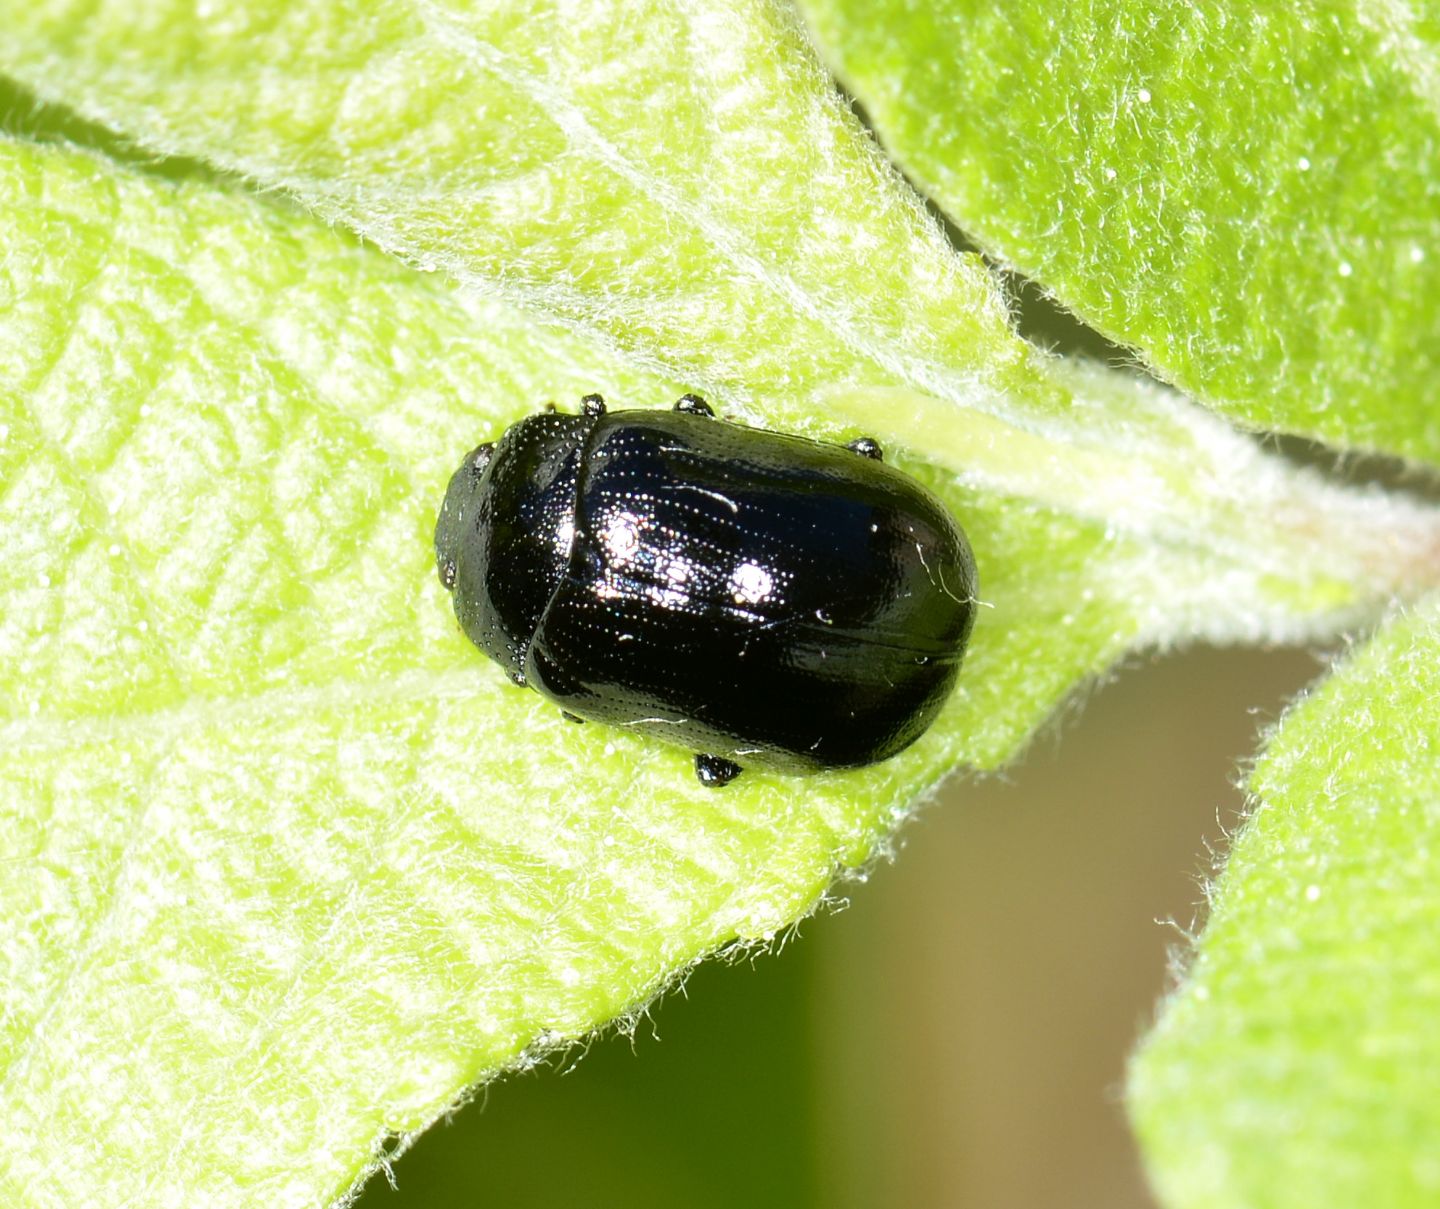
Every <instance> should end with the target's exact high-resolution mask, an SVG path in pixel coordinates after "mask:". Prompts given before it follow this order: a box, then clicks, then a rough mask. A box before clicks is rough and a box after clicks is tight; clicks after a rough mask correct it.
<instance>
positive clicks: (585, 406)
mask: <svg viewBox="0 0 1440 1209" xmlns="http://www.w3.org/2000/svg"><path fill="white" fill-rule="evenodd" d="M580 414H581V415H582V416H603V415H604V414H605V399H604V397H603V396H601V395H585V396H584V397H583V398H582V399H581V400H580Z"/></svg>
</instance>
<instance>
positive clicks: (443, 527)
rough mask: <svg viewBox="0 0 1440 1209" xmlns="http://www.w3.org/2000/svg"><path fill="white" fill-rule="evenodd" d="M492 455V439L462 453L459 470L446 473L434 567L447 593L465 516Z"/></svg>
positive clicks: (471, 510)
mask: <svg viewBox="0 0 1440 1209" xmlns="http://www.w3.org/2000/svg"><path fill="white" fill-rule="evenodd" d="M494 456H495V442H494V441H486V442H485V443H484V444H483V445H477V446H475V448H474V449H472V450H471V451H470V452H469V453H467V454H466V455H465V460H464V461H463V462H461V463H460V469H459V470H457V471H456V472H455V473H454V474H453V475H451V476H450V486H449V487H448V488H447V489H446V491H445V502H444V503H443V504H442V505H441V506H440V515H439V516H438V517H436V518H435V569H436V570H437V571H438V572H439V573H440V582H441V583H442V584H443V585H444V586H445V590H446V591H447V592H448V591H451V590H453V589H454V587H455V574H456V569H457V564H458V560H459V557H460V545H461V542H462V541H463V530H464V525H465V517H466V515H467V514H468V515H471V516H473V515H474V511H475V502H476V499H477V497H478V496H479V494H480V483H481V481H482V480H483V479H484V477H485V471H486V470H488V469H489V468H490V460H491V459H492V458H493V457H494Z"/></svg>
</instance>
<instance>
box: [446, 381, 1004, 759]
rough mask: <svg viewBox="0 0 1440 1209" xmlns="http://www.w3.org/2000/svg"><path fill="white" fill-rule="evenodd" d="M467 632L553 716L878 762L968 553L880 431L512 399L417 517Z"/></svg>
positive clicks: (744, 747)
mask: <svg viewBox="0 0 1440 1209" xmlns="http://www.w3.org/2000/svg"><path fill="white" fill-rule="evenodd" d="M435 559H436V563H437V565H438V567H439V570H440V580H441V582H442V583H443V584H444V585H445V587H446V588H448V589H450V590H451V593H452V596H453V600H454V605H455V615H456V617H457V618H459V621H460V625H461V627H462V628H463V629H464V631H465V633H466V634H467V635H468V636H469V638H470V640H471V641H472V642H474V643H475V644H476V645H477V646H478V647H479V648H480V649H481V650H483V651H484V652H485V653H486V654H487V655H489V656H490V658H491V659H493V660H495V662H496V663H498V664H500V665H501V667H503V668H505V670H506V671H507V672H508V673H509V674H510V678H511V679H512V680H513V681H514V682H515V683H516V684H519V685H529V686H530V687H532V688H535V689H538V690H539V691H540V692H541V693H542V694H543V695H544V696H546V697H549V698H550V699H551V700H552V701H554V702H555V703H556V704H558V705H559V706H560V707H561V708H562V710H563V711H564V712H565V714H566V716H567V717H570V718H572V719H573V720H575V721H583V720H585V719H592V720H594V721H597V722H609V723H614V724H617V725H620V726H626V727H630V728H632V729H634V730H640V731H645V732H647V733H650V734H653V735H655V736H657V737H659V738H662V739H665V740H668V741H670V742H674V743H679V744H682V745H684V746H686V747H688V748H690V749H691V750H692V751H696V752H699V753H701V754H699V755H697V756H696V757H695V768H696V772H697V774H698V775H699V777H700V780H701V781H702V782H704V783H705V784H707V785H723V784H724V783H725V782H726V781H728V780H730V779H731V778H732V777H734V776H735V775H736V773H738V772H739V771H740V768H739V764H738V763H737V761H744V762H745V763H747V764H749V763H754V764H757V765H765V766H768V767H772V768H779V769H783V770H786V771H794V772H803V771H810V770H815V769H823V768H845V767H853V766H855V765H860V764H870V763H873V762H874V761H877V760H884V759H886V758H887V757H889V756H893V755H894V754H895V753H896V752H898V751H900V750H901V749H902V748H904V747H906V746H907V745H908V744H910V743H912V742H914V740H915V739H917V738H918V737H919V736H920V735H921V734H922V733H923V732H924V730H925V728H926V727H928V726H929V725H930V723H931V722H932V721H933V720H934V718H935V715H936V713H938V712H939V709H940V706H941V704H942V703H943V702H944V700H945V698H946V697H947V696H948V695H949V693H950V690H951V688H953V687H954V684H955V678H956V676H957V675H958V673H959V670H960V660H961V656H962V655H963V653H964V650H965V643H966V640H967V639H968V637H969V635H970V628H971V626H972V624H973V623H974V618H975V586H976V579H975V561H974V557H973V556H972V554H971V552H970V546H969V543H968V542H967V541H966V540H965V535H964V534H963V533H962V532H961V530H960V528H959V526H958V525H956V524H955V522H954V521H953V520H952V519H951V518H950V515H949V514H948V513H947V512H946V511H945V509H944V507H943V506H942V505H941V504H940V503H939V501H938V500H936V499H935V497H934V496H932V495H931V494H930V493H929V492H928V491H926V490H925V489H924V488H923V487H922V486H920V484H919V483H917V482H915V481H914V480H913V479H911V478H909V477H908V476H906V475H904V474H902V473H901V472H900V471H898V470H895V469H893V468H892V467H890V466H886V465H885V464H884V463H883V461H881V454H880V447H879V446H878V445H876V444H875V442H874V441H872V440H870V439H869V438H861V439H860V440H859V441H855V442H853V443H852V444H851V445H849V446H848V447H845V448H842V447H840V446H837V445H826V444H822V443H820V442H818V441H811V440H806V439H804V438H801V437H794V436H784V435H781V434H779V433H774V432H766V431H763V430H761V429H756V428H746V427H743V426H741V425H738V424H733V423H730V422H727V421H723V420H718V419H715V418H713V413H712V412H711V410H710V408H709V406H708V405H707V404H706V403H705V402H704V401H703V400H701V399H699V398H698V397H696V396H694V395H686V396H685V397H684V398H682V399H681V400H680V401H679V402H678V403H676V404H675V408H674V410H673V411H650V410H639V411H621V412H615V413H611V414H607V413H606V410H605V403H604V401H603V400H602V399H601V398H600V396H599V395H587V396H586V397H585V399H584V401H583V405H582V413H581V414H580V415H578V416H571V415H561V414H557V413H555V412H554V411H553V409H552V410H550V411H548V412H546V413H544V414H540V415H534V416H529V417H527V418H526V419H524V420H521V421H519V422H518V423H516V424H514V425H513V426H511V427H510V428H509V429H507V430H506V432H505V433H504V435H503V436H502V437H501V438H500V440H499V441H497V442H495V443H493V444H489V443H487V444H484V445H481V446H480V447H479V448H478V449H475V450H473V451H472V452H471V453H469V454H467V455H466V458H465V461H464V462H463V463H462V464H461V466H460V469H459V470H457V471H456V472H455V474H454V476H453V477H452V478H451V480H450V486H449V489H448V490H447V491H446V493H445V503H444V505H443V506H442V507H441V509H440V516H439V518H438V520H437V521H436V523H435Z"/></svg>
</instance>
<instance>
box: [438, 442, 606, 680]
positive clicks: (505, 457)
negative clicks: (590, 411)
mask: <svg viewBox="0 0 1440 1209" xmlns="http://www.w3.org/2000/svg"><path fill="white" fill-rule="evenodd" d="M596 422H597V417H594V416H583V415H582V416H570V415H559V414H544V415H537V416H529V417H528V418H526V419H524V420H521V421H520V422H519V423H517V424H513V425H511V426H510V427H509V428H508V429H506V431H505V434H504V435H503V436H502V437H501V438H500V439H499V440H498V441H496V442H494V443H487V444H484V445H480V446H477V447H476V448H475V449H473V450H471V451H470V452H469V453H468V454H466V455H465V460H464V461H463V462H461V463H460V467H459V469H457V470H456V471H455V473H454V474H453V475H452V476H451V477H450V486H449V488H448V489H447V490H446V492H445V502H444V504H443V505H442V506H441V508H440V515H439V516H438V517H437V518H436V521H435V566H436V569H437V570H438V571H439V572H440V582H441V583H442V584H444V585H445V587H446V588H448V589H449V590H450V593H451V597H452V599H453V601H454V605H455V616H456V617H457V618H458V619H459V621H460V625H461V628H462V629H464V631H465V633H466V634H467V635H468V636H469V638H470V640H471V641H472V642H473V643H475V645H476V646H478V647H479V648H480V649H481V650H483V651H484V652H485V653H486V654H487V655H489V656H490V658H492V659H493V660H495V662H497V663H499V664H500V665H501V666H502V667H504V668H505V670H506V671H507V672H509V674H510V676H511V678H512V679H514V680H516V681H517V682H521V683H523V681H524V675H525V655H526V652H527V650H528V648H529V645H530V639H531V636H532V635H533V634H534V632H535V627H536V626H537V625H539V623H540V616H541V614H542V613H543V612H544V611H545V606H546V605H547V604H548V603H549V602H550V597H551V596H552V595H554V593H555V589H556V588H557V587H558V586H559V583H560V577H561V576H562V575H563V574H564V571H565V565H566V562H567V560H568V558H569V555H570V546H571V543H572V542H573V539H574V533H575V525H574V520H575V491H576V484H577V483H578V481H579V476H580V459H581V455H582V452H583V449H584V445H585V438H586V436H588V435H589V432H590V430H591V429H592V428H593V427H594V426H595V424H596Z"/></svg>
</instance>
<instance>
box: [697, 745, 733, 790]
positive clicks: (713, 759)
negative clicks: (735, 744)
mask: <svg viewBox="0 0 1440 1209" xmlns="http://www.w3.org/2000/svg"><path fill="white" fill-rule="evenodd" d="M695 775H696V777H698V778H699V780H700V784H702V785H704V786H705V787H706V788H707V789H719V788H720V786H722V785H728V784H730V782H731V781H733V780H734V779H735V778H736V777H738V776H739V775H740V765H738V764H736V763H735V761H734V760H727V759H726V758H725V757H724V756H707V755H705V754H703V753H701V754H699V755H697V756H696V757H695Z"/></svg>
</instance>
